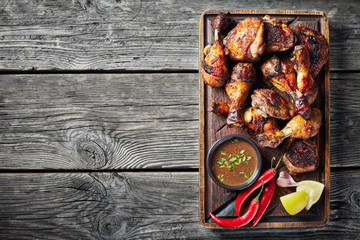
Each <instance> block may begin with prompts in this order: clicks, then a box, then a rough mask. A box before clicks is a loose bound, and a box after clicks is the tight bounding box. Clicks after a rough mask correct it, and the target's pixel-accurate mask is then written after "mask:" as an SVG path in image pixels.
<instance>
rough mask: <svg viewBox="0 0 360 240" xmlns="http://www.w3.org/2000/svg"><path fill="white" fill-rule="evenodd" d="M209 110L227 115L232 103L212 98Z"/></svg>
mask: <svg viewBox="0 0 360 240" xmlns="http://www.w3.org/2000/svg"><path fill="white" fill-rule="evenodd" d="M209 111H210V112H213V113H215V114H216V115H218V116H227V115H228V114H229V112H230V103H227V102H219V101H216V100H212V101H211V104H210V109H209Z"/></svg>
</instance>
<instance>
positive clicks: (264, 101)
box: [251, 89, 296, 120]
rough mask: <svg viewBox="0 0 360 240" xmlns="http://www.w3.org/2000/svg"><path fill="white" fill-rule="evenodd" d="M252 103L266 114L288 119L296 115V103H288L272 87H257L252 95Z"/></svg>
mask: <svg viewBox="0 0 360 240" xmlns="http://www.w3.org/2000/svg"><path fill="white" fill-rule="evenodd" d="M251 105H252V106H253V107H255V108H258V109H260V110H261V112H263V113H264V116H265V117H266V116H270V117H274V118H279V119H282V120H288V119H291V118H293V117H294V116H295V113H296V112H295V110H294V105H293V104H292V103H288V102H287V101H286V100H285V99H284V98H283V97H281V96H280V95H279V94H278V93H277V92H275V91H274V90H271V89H256V90H254V93H253V94H252V95H251Z"/></svg>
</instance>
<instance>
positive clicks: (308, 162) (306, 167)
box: [282, 139, 319, 174]
mask: <svg viewBox="0 0 360 240" xmlns="http://www.w3.org/2000/svg"><path fill="white" fill-rule="evenodd" d="M285 149H286V153H285V154H284V157H283V159H282V160H283V162H284V163H285V165H286V167H287V169H288V170H289V173H290V174H296V173H303V172H310V171H314V170H315V169H316V168H317V166H318V165H319V156H318V152H317V147H316V144H315V142H313V141H311V140H309V139H307V140H302V139H289V141H287V143H286V146H285Z"/></svg>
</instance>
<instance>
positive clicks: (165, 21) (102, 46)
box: [0, 0, 360, 70]
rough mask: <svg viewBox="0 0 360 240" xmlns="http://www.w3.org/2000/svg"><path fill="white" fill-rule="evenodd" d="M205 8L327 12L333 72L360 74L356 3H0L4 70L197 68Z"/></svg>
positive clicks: (93, 0) (95, 0)
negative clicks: (201, 25) (357, 71)
mask: <svg viewBox="0 0 360 240" xmlns="http://www.w3.org/2000/svg"><path fill="white" fill-rule="evenodd" d="M206 9H264V10H267V9H271V10H274V9H288V10H318V11H324V12H325V13H327V15H328V17H329V23H330V43H331V44H330V54H331V58H330V68H331V69H332V70H339V69H341V70H360V63H359V61H358V55H359V48H358V45H359V38H360V36H359V27H358V22H360V7H359V4H358V1H357V0H346V1H341V2H339V1H337V0H322V1H312V0H304V1H295V2H294V1H289V0H287V1H282V2H281V3H279V2H277V1H271V0H265V1H261V4H259V2H258V1H250V0H244V1H241V2H237V1H235V2H232V1H225V2H224V1H215V0H212V1H205V0H203V1H190V0H186V1H169V0H167V1H161V2H158V1H154V0H151V1H142V0H124V1H109V0H78V1H70V2H63V1H51V2H49V1H25V2H24V1H21V0H13V1H8V0H0V21H1V25H0V56H1V57H0V69H3V70H54V69H57V70H89V69H91V70H99V69H101V70H139V69H142V70H183V69H187V70H196V69H197V68H198V57H197V56H198V55H197V52H198V21H199V18H200V15H201V13H202V12H203V11H204V10H206Z"/></svg>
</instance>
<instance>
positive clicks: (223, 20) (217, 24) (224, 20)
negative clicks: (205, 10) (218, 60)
mask: <svg viewBox="0 0 360 240" xmlns="http://www.w3.org/2000/svg"><path fill="white" fill-rule="evenodd" d="M230 23H231V19H230V18H229V16H228V14H225V13H220V14H219V15H217V16H216V18H215V19H214V21H212V23H211V27H212V28H213V29H214V32H215V36H218V38H220V37H219V35H221V34H223V33H224V32H225V30H226V28H227V27H228V26H229V25H230Z"/></svg>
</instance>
